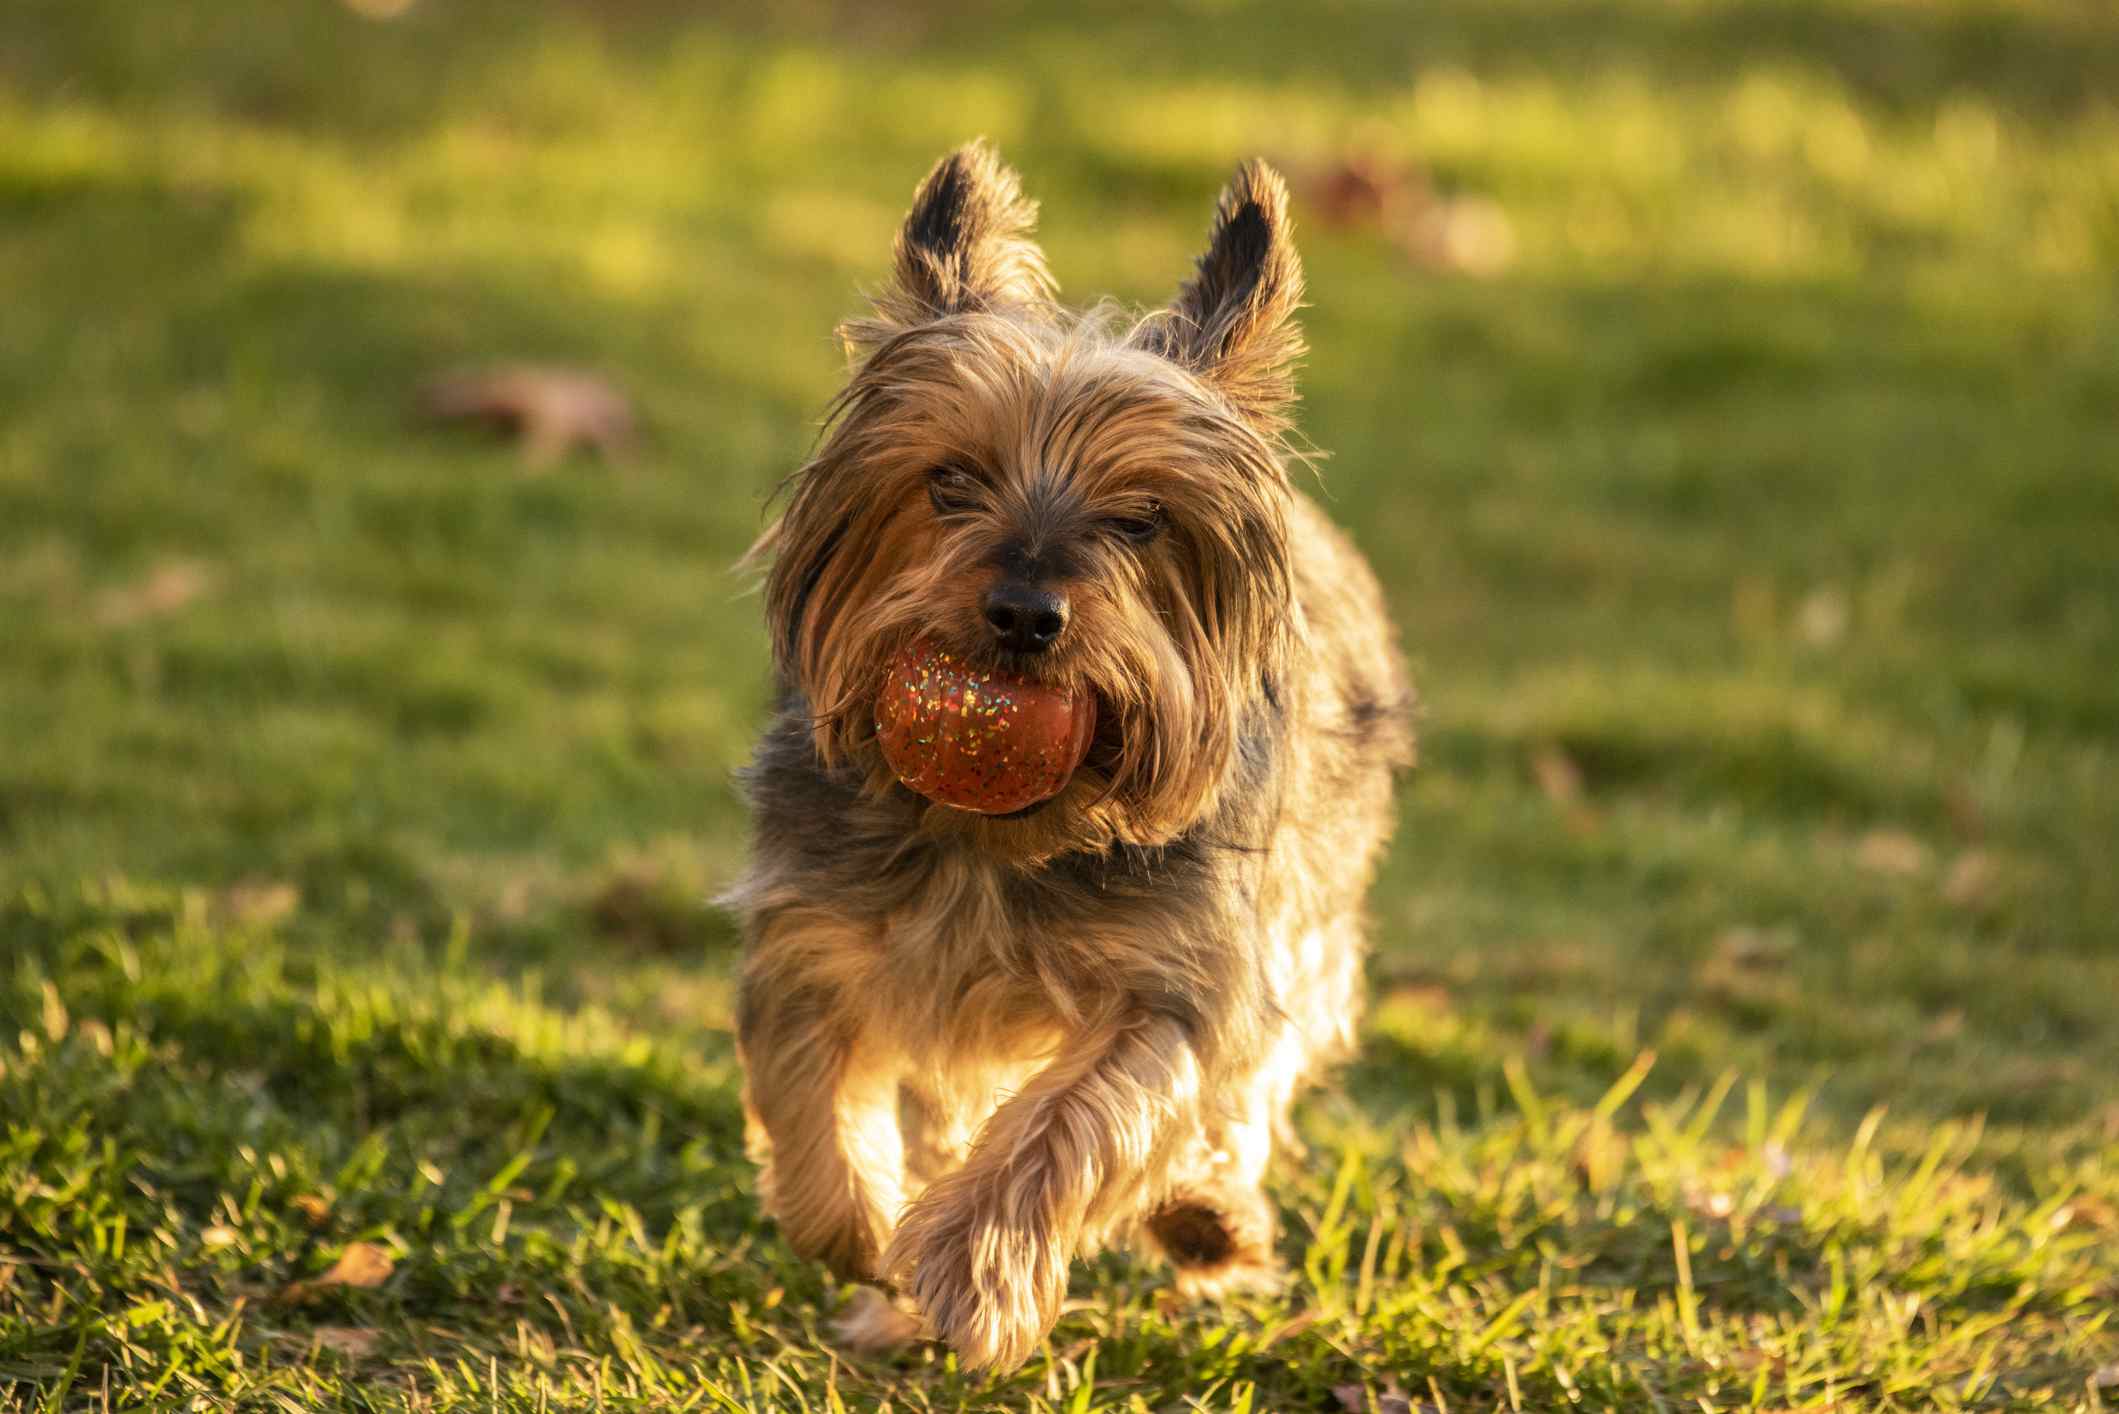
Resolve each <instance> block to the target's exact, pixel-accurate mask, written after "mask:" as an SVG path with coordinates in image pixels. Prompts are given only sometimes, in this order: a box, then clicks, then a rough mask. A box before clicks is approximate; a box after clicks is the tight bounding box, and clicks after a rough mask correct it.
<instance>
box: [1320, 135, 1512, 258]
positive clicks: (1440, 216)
mask: <svg viewBox="0 0 2119 1414" xmlns="http://www.w3.org/2000/svg"><path fill="white" fill-rule="evenodd" d="M1293 170H1294V172H1295V174H1296V184H1297V186H1299V187H1300V188H1301V190H1302V193H1303V196H1304V198H1305V200H1307V201H1308V202H1309V204H1310V205H1311V206H1312V207H1313V208H1314V209H1315V211H1316V212H1317V216H1318V219H1319V220H1320V221H1321V222H1322V223H1323V224H1324V225H1327V226H1335V227H1339V228H1341V229H1360V228H1364V227H1366V228H1370V229H1373V230H1376V231H1377V232H1379V233H1380V234H1382V235H1383V236H1384V237H1385V238H1386V239H1387V240H1389V241H1390V242H1391V243H1392V244H1394V245H1396V246H1397V247H1398V248H1399V249H1400V250H1402V251H1404V252H1405V255H1406V257H1407V258H1408V259H1410V260H1411V261H1413V262H1414V263H1415V264H1418V265H1425V266H1428V267H1430V268H1432V269H1438V270H1452V271H1457V272H1459V273H1462V274H1467V275H1493V274H1497V273H1499V272H1500V271H1502V270H1505V269H1507V268H1508V266H1509V265H1511V264H1512V263H1513V262H1514V260H1515V256H1516V232H1515V226H1514V223H1512V222H1511V221H1510V220H1509V219H1508V213H1507V212H1506V211H1505V210H1503V209H1502V207H1501V204H1500V203H1499V202H1497V201H1495V200H1494V199H1493V198H1492V197H1490V196H1482V195H1478V194H1476V193H1470V194H1463V195H1449V194H1445V193H1443V192H1440V191H1438V190H1437V189H1436V187H1435V183H1434V181H1433V179H1432V178H1431V177H1430V176H1429V175H1428V173H1427V172H1426V170H1425V169H1423V168H1421V167H1420V166H1419V165H1417V164H1414V163H1407V162H1393V161H1390V160H1388V159H1386V158H1383V157H1381V156H1379V155H1377V154H1376V153H1374V152H1358V151H1357V152H1349V153H1346V154H1344V155H1342V156H1340V157H1339V158H1337V159H1335V160H1333V161H1331V162H1328V163H1325V164H1323V165H1322V166H1312V167H1307V168H1304V167H1296V168H1294V169H1293Z"/></svg>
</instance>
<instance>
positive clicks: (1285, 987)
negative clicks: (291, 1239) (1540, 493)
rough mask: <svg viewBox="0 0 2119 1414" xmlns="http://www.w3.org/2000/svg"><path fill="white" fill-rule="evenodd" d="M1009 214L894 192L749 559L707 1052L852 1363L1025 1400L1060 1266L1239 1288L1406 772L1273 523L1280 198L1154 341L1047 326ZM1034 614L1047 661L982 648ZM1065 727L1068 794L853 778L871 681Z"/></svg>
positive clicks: (1285, 241)
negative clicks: (935, 1358)
mask: <svg viewBox="0 0 2119 1414" xmlns="http://www.w3.org/2000/svg"><path fill="white" fill-rule="evenodd" d="M1035 210H1036V208H1035V207H1034V206H1033V205H1032V204H1031V203H1030V202H1029V201H1027V200H1025V199H1024V197H1023V196H1022V193H1021V191H1020V189H1019V187H1018V185H1017V181H1016V177H1015V174H1014V173H1013V172H1011V171H1010V170H1009V169H1008V168H1006V167H1004V166H1003V165H1001V163H1000V162H999V160H998V159H997V158H996V157H995V156H994V154H993V153H992V151H991V150H990V149H988V148H986V147H985V146H983V145H981V144H973V145H971V146H969V147H966V148H964V149H963V150H961V151H959V152H956V153H954V154H952V155H951V156H949V157H947V158H945V159H943V161H942V162H941V163H940V164H939V165H938V166H937V167H936V168H935V169H934V171H933V172H932V173H931V174H930V175H929V176H928V178H927V180H926V181H925V182H924V183H922V184H921V186H920V188H919V191H918V194H917V196H916V197H915V198H914V201H913V207H912V212H911V214H910V216H909V217H908V218H907V219H906V222H905V226H904V229H903V231H902V232H901V233H900V235H899V237H898V241H897V252H896V254H897V261H896V277H895V282H894V283H893V284H892V285H891V287H890V288H889V289H888V290H887V291H885V292H884V293H883V295H882V296H881V297H880V298H879V299H878V300H877V301H876V308H875V313H874V315H873V317H870V318H866V319H861V320H858V321H855V322H853V323H850V324H849V325H847V326H846V328H845V330H844V333H845V336H846V338H847V340H848V343H849V347H850V349H851V351H852V354H853V358H854V369H853V375H852V380H851V382H850V383H849V384H848V386H847V388H846V390H845V391H844V392H843V393H842V394H841V395H840V397H839V399H838V401H837V403H836V405H835V407H834V409H833V414H832V418H831V420H830V423H829V424H828V428H827V431H826V434H825V436H824V437H823V439H822V441H821V443H820V445H819V450H818V451H817V453H816V455H815V456H814V458H813V459H812V460H811V461H810V462H809V464H808V465H807V466H805V467H803V468H802V470H801V471H800V472H799V473H798V474H797V475H796V476H795V477H794V478H793V479H792V481H791V483H790V490H789V493H788V500H787V504H786V508H785V512H784V514H783V515H782V516H781V518H780V520H779V522H778V523H777V524H775V525H774V526H773V527H772V528H771V529H770V530H769V531H768V532H767V533H766V534H765V536H764V537H763V539H762V540H761V541H760V542H759V545H758V547H757V549H756V551H755V552H754V553H755V554H756V555H758V556H759V557H761V558H762V559H764V560H769V562H770V566H771V568H770V571H769V573H768V576H767V579H766V589H765V596H766V607H767V615H768V618H769V620H770V626H771V630H772V637H773V645H774V651H775V657H776V664H777V668H778V680H779V684H780V698H779V705H778V709H777V713H776V715H775V718H774V721H773V724H772V726H771V727H770V729H769V730H768V731H767V733H766V735H765V738H764V740H763V741H762V742H761V743H760V745H759V748H758V753H757V758H756V760H755V761H754V762H753V764H752V765H751V767H750V768H749V770H748V772H747V776H746V780H747V786H748V790H749V794H750V798H751V802H752V805H753V807H754V810H755V815H756V821H755V841H754V849H753V855H752V859H751V863H750V867H749V870H748V872H747V874H746V875H745V877H744V879H743V881H742V882H741V883H740V884H739V885H738V886H737V888H736V889H735V891H734V893H733V895H732V900H733V902H734V904H735V906H736V907H737V908H738V909H739V910H740V911H741V912H742V914H743V915H744V917H745V920H746V923H747V928H748V950H747V953H746V958H745V964H744V970H743V979H742V995H741V1001H740V1005H739V1008H738V1041H739V1045H740V1049H741V1053H742V1058H743V1065H744V1070H745V1076H746V1085H745V1105H746V1112H747V1114H748V1117H749V1121H750V1131H751V1135H752V1142H753V1148H754V1151H755V1154H756V1157H757V1159H758V1161H759V1163H760V1164H761V1165H762V1166H763V1172H762V1175H761V1180H760V1187H761V1190H762V1192H763V1194H764V1200H765V1203H766V1206H767V1208H768V1210H769V1211H770V1212H771V1213H772V1214H773V1216H774V1217H776V1218H777V1219H778V1220H779V1224H780V1227H781V1230H782V1231H783V1232H784V1233H785V1234H786V1236H787V1239H788V1241H789V1242H790V1243H791V1244H792V1245H793V1246H794V1248H795V1250H796V1251H797V1252H800V1253H802V1254H804V1255H807V1256H810V1257H813V1258H816V1259H818V1260H820V1261H823V1262H825V1263H827V1264H828V1265H829V1266H830V1268H831V1269H832V1270H833V1271H834V1272H837V1273H838V1274H840V1275H841V1276H843V1277H847V1278H850V1279H855V1280H861V1281H875V1282H882V1283H888V1284H891V1285H893V1286H895V1288H896V1289H897V1290H898V1291H899V1292H900V1293H901V1294H902V1296H903V1297H906V1298H909V1299H910V1302H911V1304H912V1306H913V1307H914V1308H916V1312H917V1316H912V1315H906V1316H902V1317H897V1319H898V1320H900V1321H902V1322H904V1326H903V1328H902V1329H899V1328H897V1327H896V1326H894V1324H893V1320H892V1317H893V1316H895V1315H896V1310H895V1308H892V1307H890V1306H888V1305H887V1304H886V1303H883V1302H880V1301H872V1302H871V1303H870V1304H869V1305H868V1306H866V1307H864V1308H862V1309H863V1310H864V1311H865V1312H866V1314H865V1316H864V1317H862V1318H861V1319H860V1320H858V1321H857V1322H856V1323H855V1324H856V1328H855V1329H854V1330H852V1331H851V1332H850V1334H851V1335H852V1336H853V1337H855V1338H858V1339H864V1340H868V1341H871V1342H873V1341H877V1340H880V1339H883V1338H886V1337H889V1336H892V1335H902V1334H910V1333H912V1332H913V1331H916V1330H917V1329H918V1328H919V1327H918V1320H919V1319H920V1318H924V1321H925V1323H926V1328H927V1329H928V1330H929V1331H930V1332H931V1333H932V1334H934V1335H936V1336H938V1337H939V1338H941V1339H942V1340H945V1341H947V1342H948V1343H949V1344H950V1346H952V1347H953V1348H954V1349H955V1350H956V1351H957V1353H958V1355H959V1356H960V1357H961V1358H962V1360H963V1362H964V1363H965V1364H966V1365H967V1366H971V1367H985V1366H993V1367H1003V1368H1006V1367H1012V1366H1015V1365H1017V1364H1020V1363H1021V1362H1022V1361H1023V1360H1025V1359H1026V1358H1028V1356H1029V1355H1030V1353H1031V1352H1032V1351H1033V1350H1034V1349H1035V1348H1036V1346H1037V1344H1038V1342H1039V1341H1040V1340H1041V1339H1042V1338H1043V1337H1044V1335H1045V1333H1046V1332H1047V1331H1048V1330H1050V1329H1051V1326H1052V1323H1053V1321H1054V1319H1055V1318H1056V1317H1057V1314H1058V1311H1059V1307H1060V1302H1061V1299H1062V1297H1063V1296H1064V1295H1065V1292H1066V1285H1067V1272H1068V1265H1069V1263H1070V1262H1071V1261H1072V1260H1073V1259H1074V1258H1075V1256H1077V1255H1078V1254H1081V1253H1084V1252H1087V1251H1090V1250H1093V1249H1094V1248H1095V1247H1096V1246H1097V1245H1099V1244H1101V1243H1104V1242H1106V1241H1107V1240H1111V1239H1113V1238H1116V1237H1123V1236H1127V1235H1132V1234H1139V1235H1142V1236H1145V1237H1146V1238H1147V1239H1148V1240H1149V1241H1151V1242H1152V1243H1153V1244H1154V1246H1155V1247H1156V1248H1157V1249H1158V1250H1160V1251H1161V1252H1162V1253H1163V1254H1164V1255H1165V1256H1166V1257H1167V1258H1168V1259H1169V1260H1170V1262H1171V1263H1172V1264H1173V1265H1174V1266H1175V1267H1176V1269H1177V1274H1178V1281H1179V1283H1180V1285H1181V1286H1183V1287H1184V1288H1185V1289H1187V1290H1188V1291H1191V1292H1195V1293H1203V1294H1211V1293H1213V1292H1216V1291H1219V1290H1224V1289H1227V1288H1229V1287H1231V1286H1234V1285H1238V1284H1244V1283H1252V1284H1257V1283H1270V1282H1271V1281H1272V1280H1273V1278H1274V1275H1275V1272H1276V1264H1275V1259H1274V1254H1273V1232H1274V1224H1273V1210H1272V1207H1271V1205H1270V1203H1269V1202H1268V1200H1267V1199H1266V1197H1265V1195H1264V1193H1263V1192H1262V1190H1261V1188H1260V1181H1261V1178H1262V1176H1263V1174H1264V1172H1265V1168H1266V1163H1267V1160H1268V1158H1269V1157H1270V1156H1271V1153H1272V1149H1273V1144H1274V1141H1275V1138H1276V1136H1281V1137H1284V1136H1285V1135H1286V1125H1287V1112H1288V1107H1289V1102H1290V1099H1291V1097H1292V1096H1293V1095H1294V1093H1295V1091H1296V1089H1297V1087H1298V1086H1300V1085H1301V1084H1303V1083H1304V1081H1305V1080H1307V1079H1308V1078H1310V1077H1312V1076H1313V1075H1315V1074H1316V1072H1317V1071H1318V1070H1319V1068H1320V1067H1322V1066H1324V1065H1325V1064H1327V1063H1329V1062H1330V1061H1332V1060H1333V1059H1334V1058H1336V1057H1338V1056H1339V1055H1341V1054H1342V1053H1343V1052H1344V1051H1345V1050H1346V1049H1347V1047H1348V1045H1349V1042H1350V1041H1351V1033H1352V1030H1353V1026H1354V1022H1355V1018H1356V1015H1357V1012H1358V1010H1359V1002H1360V990H1361V988H1360V981H1361V955H1362V896H1363V894H1364V892H1365V891H1366V888H1367V885H1368V882H1369V878H1370V875H1371V873H1372V872H1373V868H1374V864H1375V860H1376V856H1377V853H1378V851H1379V850H1380V849H1381V847H1382V845H1383V843H1384V841H1385V839H1386V837H1387V836H1388V834H1389V831H1390V828H1391V774H1392V769H1393V768H1394V767H1396V766H1398V765H1401V764H1404V763H1406V762H1407V761H1408V760H1409V759H1410V756H1411V734H1410V730H1409V727H1408V717H1409V715H1410V713H1409V706H1410V691H1409V688H1408V685H1407V681H1406V677H1405V674H1404V670H1403V668H1402V666H1401V664H1400V661H1399V658H1398V655H1397V652H1396V650H1395V648H1394V646H1393V634H1392V631H1391V627H1390V623H1389V620H1388V618H1387V617H1386V615H1385V611H1384V605H1383V600H1382V596H1381V594H1380V593H1379V591H1378V589H1377V585H1376V581H1375V577H1374V576H1373V575H1372V574H1371V573H1370V571H1369V568H1368V566H1367V564H1366V563H1365V562H1364V561H1363V560H1362V558H1361V556H1360V554H1359V553H1358V552H1357V551H1356V550H1355V549H1354V548H1353V546H1352V545H1351V544H1349V543H1348V541H1347V540H1346V539H1345V538H1344V537H1343V536H1342V535H1341V534H1340V533H1339V532H1338V531H1337V530H1336V529H1334V528H1333V527H1332V526H1331V525H1330V524H1329V523H1328V522H1327V521H1326V519H1325V517H1324V515H1323V514H1322V513H1321V512H1320V511H1318V510H1317V509H1316V507H1315V506H1314V505H1313V504H1312V503H1311V502H1310V500H1308V499H1307V498H1306V497H1304V496H1303V495H1301V494H1299V493H1298V492H1297V491H1295V490H1294V488H1293V487H1292V486H1291V485H1290V481H1289V467H1290V465H1291V464H1292V463H1294V462H1296V461H1298V460H1299V459H1298V458H1297V457H1295V456H1294V455H1293V454H1292V453H1291V452H1290V450H1289V449H1288V447H1287V445H1286V444H1285V442H1284V440H1283V434H1284V432H1285V431H1286V429H1287V426H1288V412H1289V406H1290V404H1291V402H1292V401H1293V398H1294V388H1293V383H1292V365H1293V363H1294V360H1295V359H1296V358H1297V357H1298V356H1299V355H1300V354H1301V353H1302V351H1303V344H1302V339H1301V335H1300V333H1299V332H1298V331H1297V329H1296V327H1295V325H1294V324H1293V322H1292V318H1291V317H1292V315H1293V314H1294V312H1295V309H1296V307H1297V305H1298V304H1299V302H1300V300H1301V296H1302V269H1301V265H1300V262H1299V261H1298V260H1297V259H1296V255H1295V250H1294V247H1293V245H1292V244H1291V243H1290V239H1289V228H1288V215H1287V193H1286V190H1285V188H1284V187H1283V185H1282V183H1281V181H1280V179H1279V177H1278V176H1276V175H1275V174H1274V173H1273V172H1272V171H1271V170H1270V169H1269V168H1267V167H1265V166H1264V165H1263V164H1259V163H1251V164H1248V165H1246V166H1244V167H1243V168H1242V169H1240V170H1239V171H1238V172H1237V174H1236V177H1235V179H1234V180H1233V181H1232V182H1231V183H1230V184H1229V187H1228V189H1227V191H1226V192H1225V193H1224V194H1223V195H1222V198H1221V204H1220V209H1219V211H1218V212H1217V214H1216V217H1215V221H1214V227H1213V233H1212V236H1211V239H1210V243H1209V248H1208V250H1207V253H1206V255H1205V256H1203V257H1202V258H1201V260H1200V262H1199V267H1198V270H1197V272H1196V273H1195V274H1194V275H1193V277H1192V278H1191V280H1190V281H1189V282H1187V283H1186V284H1185V285H1184V287H1183V288H1182V289H1181V290H1180V291H1179V293H1178V296H1177V298H1176V301H1175V302H1174V303H1173V304H1172V305H1171V307H1170V308H1169V309H1167V310H1163V311H1160V312H1158V313H1155V314H1152V315H1150V316H1148V317H1147V318H1144V319H1140V320H1127V319H1123V318H1121V317H1120V316H1118V315H1117V314H1116V313H1115V312H1114V311H1113V310H1111V309H1110V308H1108V307H1104V308H1099V309H1097V310H1094V311H1091V312H1090V313H1087V314H1075V313H1070V312H1067V311H1065V310H1063V309H1061V308H1060V307H1059V306H1058V305H1057V304H1055V303H1054V300H1053V293H1054V287H1053V282H1052V279H1051V277H1050V275H1048V274H1047V272H1046V269H1045V262H1044V257H1043V255H1042V253H1041V252H1040V251H1039V249H1038V247H1037V245H1036V244H1035V242H1034V241H1033V240H1032V238H1031V229H1032V223H1033V218H1034V215H1035ZM997 593H1007V594H1018V595H1019V594H1022V593H1032V594H1034V595H1036V596H1038V602H1039V603H1040V604H1043V605H1045V606H1047V608H1048V609H1049V610H1050V614H1049V616H1048V620H1047V623H1048V627H1052V626H1053V624H1054V623H1055V622H1056V631H1054V632H1052V633H1050V634H1045V635H1040V636H1038V639H1037V641H1028V640H1026V639H1025V638H1024V637H1023V636H1022V634H1021V633H1020V632H1011V631H1008V630H1009V629H1010V628H1011V627H1012V626H1011V625H1008V624H1006V623H1004V622H1002V621H1001V620H999V619H997V618H996V617H995V615H994V613H993V604H994V602H995V600H994V598H993V596H994V595H996V594H997ZM916 640H928V641H931V642H934V643H936V644H939V645H942V646H944V647H946V649H947V650H948V651H949V652H950V653H952V654H953V655H954V656H955V657H956V658H957V659H959V660H962V661H965V662H971V663H980V664H987V665H990V666H991V667H992V668H993V669H994V670H995V671H1007V672H1011V673H1014V674H1017V675H1019V676H1021V677H1025V678H1029V679H1031V680H1033V681H1035V682H1038V683H1041V684H1050V685H1054V686H1056V687H1062V688H1066V689H1069V690H1073V691H1087V692H1093V693H1094V694H1095V702H1096V706H1097V709H1098V716H1097V720H1098V723H1099V725H1098V728H1097V733H1096V736H1095V738H1094V742H1093V745H1092V746H1091V748H1090V750H1089V753H1088V756H1087V758H1086V759H1085V760H1084V761H1083V762H1082V764H1081V766H1080V768H1079V769H1078V770H1077V771H1076V772H1075V773H1074V775H1073V777H1072V778H1071V779H1070V780H1069V781H1068V783H1067V784H1066V785H1065V787H1064V788H1063V789H1062V790H1061V792H1060V793H1059V794H1058V795H1057V796H1055V797H1054V798H1052V799H1051V800H1049V801H1047V802H1045V803H1044V804H1042V805H1039V806H1035V807H1032V808H1031V809H1029V810H1027V811H1020V812H1017V813H1015V814H1012V815H1007V816H987V815H978V814H972V813H970V812H968V811H965V810H959V809H952V808H950V807H948V806H943V805H936V804H932V803H930V802H928V801H926V800H923V799H921V798H920V797H918V796H916V795H914V794H913V793H912V792H911V791H909V790H907V789H906V788H905V787H904V786H903V785H900V784H899V783H897V782H896V781H895V780H894V779H893V778H892V775H891V773H890V770H889V768H888V767H887V766H886V765H885V764H884V762H883V760H882V755H881V753H880V751H879V750H878V748H877V743H876V722H875V703H876V699H877V693H878V690H879V686H880V684H881V683H882V681H883V674H884V670H885V667H886V665H887V664H888V663H889V662H890V661H891V659H892V657H893V655H894V654H895V653H897V652H898V650H899V649H901V648H902V647H904V646H905V645H906V644H907V643H910V642H913V641H916Z"/></svg>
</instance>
